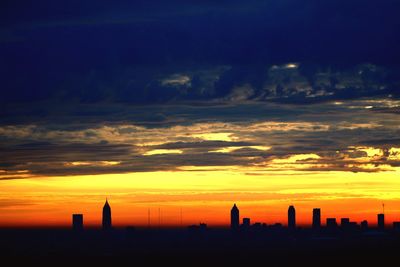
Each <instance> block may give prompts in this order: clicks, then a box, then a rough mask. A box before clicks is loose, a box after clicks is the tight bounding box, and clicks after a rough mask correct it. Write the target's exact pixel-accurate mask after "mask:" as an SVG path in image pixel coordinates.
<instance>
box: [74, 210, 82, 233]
mask: <svg viewBox="0 0 400 267" xmlns="http://www.w3.org/2000/svg"><path fill="white" fill-rule="evenodd" d="M72 229H73V230H75V231H80V230H83V214H72Z"/></svg>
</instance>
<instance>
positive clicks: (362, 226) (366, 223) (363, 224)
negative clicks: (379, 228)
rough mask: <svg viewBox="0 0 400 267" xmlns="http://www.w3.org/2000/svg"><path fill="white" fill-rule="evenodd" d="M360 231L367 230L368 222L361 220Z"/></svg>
mask: <svg viewBox="0 0 400 267" xmlns="http://www.w3.org/2000/svg"><path fill="white" fill-rule="evenodd" d="M361 230H364V231H365V230H368V221H367V220H363V221H362V222H361Z"/></svg>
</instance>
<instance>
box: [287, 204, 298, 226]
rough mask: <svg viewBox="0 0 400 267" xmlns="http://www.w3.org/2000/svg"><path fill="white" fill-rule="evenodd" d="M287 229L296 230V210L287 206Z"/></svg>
mask: <svg viewBox="0 0 400 267" xmlns="http://www.w3.org/2000/svg"><path fill="white" fill-rule="evenodd" d="M288 228H289V229H295V228H296V210H295V208H294V207H293V206H289V209H288Z"/></svg>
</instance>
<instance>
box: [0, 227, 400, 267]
mask: <svg viewBox="0 0 400 267" xmlns="http://www.w3.org/2000/svg"><path fill="white" fill-rule="evenodd" d="M399 253H400V234H399V233H395V232H377V231H366V232H354V233H353V232H351V233H349V232H342V231H337V232H324V231H321V232H319V233H316V232H313V231H311V230H298V231H296V232H295V233H291V232H288V231H287V230H286V229H280V230H257V231H241V232H237V233H234V232H232V231H230V230H227V229H200V230H199V229H196V230H171V229H169V230H167V229H164V230H138V229H136V230H134V229H126V230H122V229H121V230H113V231H110V232H104V231H100V230H85V231H81V232H75V231H72V230H54V229H52V230H20V229H19V230H9V229H8V230H0V259H1V261H2V263H7V264H4V265H3V264H1V266H110V267H111V266H336V267H339V266H377V267H378V266H398V264H399V262H400V257H399Z"/></svg>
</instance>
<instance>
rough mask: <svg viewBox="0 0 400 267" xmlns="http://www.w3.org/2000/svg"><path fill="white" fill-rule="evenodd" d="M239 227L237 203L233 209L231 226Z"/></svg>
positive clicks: (233, 227)
mask: <svg viewBox="0 0 400 267" xmlns="http://www.w3.org/2000/svg"><path fill="white" fill-rule="evenodd" d="M238 227H239V209H238V207H236V204H234V205H233V207H232V209H231V228H232V229H237V228H238Z"/></svg>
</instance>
